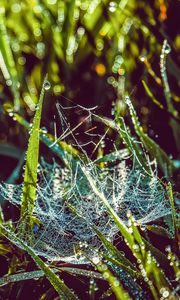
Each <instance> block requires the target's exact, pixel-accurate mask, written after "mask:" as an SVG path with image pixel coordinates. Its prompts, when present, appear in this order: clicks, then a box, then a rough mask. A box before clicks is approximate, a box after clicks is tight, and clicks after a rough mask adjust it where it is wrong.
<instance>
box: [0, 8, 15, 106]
mask: <svg viewBox="0 0 180 300" xmlns="http://www.w3.org/2000/svg"><path fill="white" fill-rule="evenodd" d="M0 68H1V70H2V73H3V76H4V78H5V80H6V82H7V81H8V84H9V86H10V87H11V90H12V93H13V95H14V110H15V111H17V110H19V108H20V101H19V91H18V74H17V71H16V66H15V61H14V58H13V54H12V51H11V47H10V44H9V38H8V35H7V32H6V27H5V25H4V12H3V11H2V10H1V12H0Z"/></svg>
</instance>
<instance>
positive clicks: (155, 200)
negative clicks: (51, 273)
mask: <svg viewBox="0 0 180 300" xmlns="http://www.w3.org/2000/svg"><path fill="white" fill-rule="evenodd" d="M70 109H74V111H75V110H76V109H79V111H82V110H83V112H84V115H85V116H84V117H83V118H84V119H83V120H85V121H84V122H86V121H88V122H91V121H92V120H91V118H92V117H93V114H94V110H93V109H86V108H83V107H81V106H75V107H72V106H71V107H63V106H61V105H58V111H59V115H60V120H61V128H62V133H61V134H60V136H57V137H56V141H55V143H57V142H58V140H66V139H67V138H70V139H71V141H70V142H71V145H73V146H76V147H78V149H80V150H81V152H83V153H84V155H85V158H86V159H85V160H83V159H82V158H79V159H78V160H77V159H74V158H72V157H70V155H67V161H68V166H66V167H62V166H59V165H58V164H57V162H56V161H55V160H54V162H53V163H52V164H49V163H47V162H45V160H44V159H41V160H40V165H39V168H38V177H39V180H38V184H37V199H36V202H35V207H34V212H33V215H34V217H35V220H37V222H35V224H34V229H33V232H32V236H33V244H32V245H31V247H32V248H33V249H34V251H35V252H36V254H38V255H40V256H43V257H45V258H46V259H48V260H50V261H59V260H61V261H64V262H71V263H87V262H88V259H87V257H86V256H88V255H92V253H93V252H92V249H95V250H98V249H100V248H101V247H102V245H101V242H100V241H99V240H98V238H97V236H96V234H95V232H94V230H93V226H96V228H97V229H98V230H99V231H100V232H101V233H102V234H103V235H104V236H105V237H106V238H107V239H108V240H110V241H113V240H114V237H115V235H116V234H117V233H118V229H117V227H116V225H115V224H114V222H113V220H112V219H111V217H110V215H109V214H108V212H107V210H106V207H105V206H104V205H103V203H102V202H101V201H100V199H99V198H98V197H97V195H96V194H95V193H94V192H93V191H92V189H91V187H90V184H89V181H88V179H87V178H86V176H85V174H84V173H83V171H82V168H86V171H87V172H88V174H90V176H91V177H92V178H93V179H94V180H95V182H96V185H97V188H98V190H99V191H100V192H101V193H103V194H104V195H105V197H106V199H107V200H108V202H109V204H110V205H111V207H112V208H113V209H114V211H115V212H116V213H117V214H118V216H119V217H120V218H121V219H122V220H123V221H124V222H125V223H127V221H128V218H127V212H128V211H129V210H130V211H131V213H132V214H133V216H134V218H135V220H136V222H137V223H138V224H140V225H143V224H146V223H149V222H151V221H154V220H156V219H158V218H160V217H163V216H165V215H167V214H169V212H170V205H169V202H168V199H167V197H166V191H165V189H164V187H163V186H162V184H161V182H160V181H159V179H158V178H157V174H156V172H155V171H154V172H152V174H151V175H147V174H146V173H144V172H143V170H142V169H141V168H139V166H138V165H136V164H135V165H134V166H133V168H131V167H129V166H128V165H127V163H126V160H124V159H123V160H121V159H119V161H118V163H117V164H116V165H115V166H113V167H110V166H100V165H98V164H97V163H96V162H94V161H92V160H91V159H89V158H88V155H87V153H86V151H85V147H86V146H87V145H88V143H89V145H90V144H91V145H93V151H95V150H96V148H97V143H99V144H100V143H101V142H102V141H103V142H104V141H105V140H106V134H102V135H101V134H98V135H96V134H94V133H93V134H91V135H90V138H91V140H90V141H89V142H87V141H86V142H84V143H82V142H81V143H79V141H78V130H79V129H80V126H81V125H83V121H81V122H82V123H81V124H80V123H79V124H78V125H75V126H74V127H73V128H71V126H70V124H69V123H68V120H67V118H66V111H67V110H70ZM91 125H92V124H91ZM86 131H87V132H88V136H89V133H90V131H89V129H88V128H87V129H86ZM93 135H95V138H96V143H94V141H93V137H94V136H93ZM97 140H98V142H97ZM68 142H69V141H68ZM84 146H85V147H84ZM52 147H53V144H52ZM21 190H22V184H21V185H9V184H5V183H3V184H1V186H0V193H1V195H3V197H4V198H5V199H7V200H8V201H10V202H11V203H12V204H14V205H16V206H18V207H19V206H20V202H21ZM82 245H83V248H86V250H85V251H84V252H83V253H86V256H85V255H84V254H82V253H81V251H80V249H81V247H82Z"/></svg>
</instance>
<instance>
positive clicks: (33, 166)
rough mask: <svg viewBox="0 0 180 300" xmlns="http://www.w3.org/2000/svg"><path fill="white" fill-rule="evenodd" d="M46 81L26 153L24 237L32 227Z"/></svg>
mask: <svg viewBox="0 0 180 300" xmlns="http://www.w3.org/2000/svg"><path fill="white" fill-rule="evenodd" d="M46 81H47V76H46V78H45V80H44V83H43V86H42V90H41V94H40V98H39V103H38V104H37V108H36V112H35V116H34V119H33V124H32V129H31V130H32V131H31V135H30V138H29V142H28V149H27V153H26V164H25V173H24V182H23V190H22V201H21V212H20V218H21V222H20V227H19V231H20V232H21V234H22V236H24V234H25V233H26V234H27V233H28V232H29V231H31V229H32V227H33V222H32V218H31V217H32V212H33V208H34V203H35V199H36V183H37V167H38V159H39V130H40V121H41V113H42V104H43V99H44V94H45V84H46Z"/></svg>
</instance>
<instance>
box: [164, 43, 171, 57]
mask: <svg viewBox="0 0 180 300" xmlns="http://www.w3.org/2000/svg"><path fill="white" fill-rule="evenodd" d="M164 52H165V53H166V54H169V53H170V52H171V46H170V45H169V44H168V43H167V44H166V45H165V48H164Z"/></svg>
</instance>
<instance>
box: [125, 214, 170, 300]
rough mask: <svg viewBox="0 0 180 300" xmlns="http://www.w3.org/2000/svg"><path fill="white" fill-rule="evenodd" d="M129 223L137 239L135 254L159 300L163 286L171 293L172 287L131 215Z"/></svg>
mask: <svg viewBox="0 0 180 300" xmlns="http://www.w3.org/2000/svg"><path fill="white" fill-rule="evenodd" d="M129 221H130V228H131V230H132V235H133V236H134V239H135V244H134V252H135V253H136V257H137V258H139V259H140V261H141V263H140V264H141V265H142V267H141V272H142V274H143V273H144V276H145V277H146V278H147V283H148V285H149V288H150V290H151V292H152V295H153V296H154V298H155V299H159V296H160V295H158V293H157V291H160V289H161V287H162V286H163V287H164V288H166V289H167V291H169V292H170V291H171V289H172V286H171V284H170V282H169V280H168V279H167V278H166V276H165V274H164V273H163V270H162V269H161V268H160V266H159V264H158V262H157V260H156V259H155V257H154V256H153V254H152V252H151V251H150V250H149V249H148V247H147V245H148V243H146V240H145V239H144V238H143V237H142V236H141V234H140V232H139V230H138V228H137V225H136V223H135V220H134V218H133V217H132V215H131V214H130V216H129ZM149 244H150V243H149ZM150 245H151V244H150ZM159 252H160V251H159ZM143 269H144V272H143Z"/></svg>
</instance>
